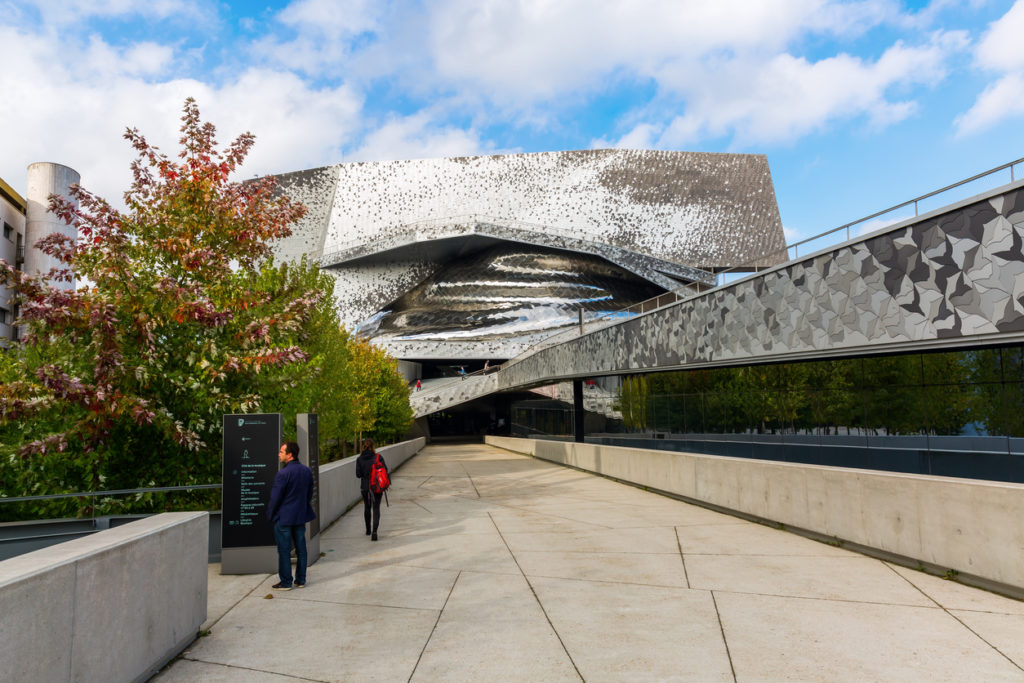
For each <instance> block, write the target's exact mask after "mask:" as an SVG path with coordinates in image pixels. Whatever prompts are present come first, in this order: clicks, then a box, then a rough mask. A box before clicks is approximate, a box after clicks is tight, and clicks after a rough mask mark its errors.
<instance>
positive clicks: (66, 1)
mask: <svg viewBox="0 0 1024 683" xmlns="http://www.w3.org/2000/svg"><path fill="white" fill-rule="evenodd" d="M25 4H26V5H29V6H32V7H35V8H36V9H38V10H39V13H40V14H41V15H42V16H43V20H44V23H46V24H51V25H67V24H73V23H76V22H79V21H82V20H83V19H86V18H88V17H124V16H133V15H135V16H145V17H153V18H156V19H166V18H168V17H174V16H178V17H198V16H203V15H205V14H208V13H209V10H208V9H207V7H205V6H206V5H209V4H210V3H209V2H204V1H203V0H29V2H26V3H25Z"/></svg>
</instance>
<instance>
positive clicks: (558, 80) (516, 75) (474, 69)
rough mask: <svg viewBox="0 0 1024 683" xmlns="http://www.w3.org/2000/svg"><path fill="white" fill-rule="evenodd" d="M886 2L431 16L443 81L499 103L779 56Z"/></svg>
mask: <svg viewBox="0 0 1024 683" xmlns="http://www.w3.org/2000/svg"><path fill="white" fill-rule="evenodd" d="M896 13H897V12H896V5H895V3H893V2H890V1H888V0H867V1H864V2H852V3H839V2H830V1H827V0H773V1H766V2H749V1H748V0H718V1H716V2H706V1H705V0H677V1H674V2H664V1H663V0H617V1H612V0H609V1H606V2H600V3H594V2H590V1H589V0H565V1H562V2H556V3H554V2H543V1H541V0H531V1H523V2H517V3H510V2H504V1H503V0H455V1H453V2H447V3H444V4H442V5H441V6H439V7H437V9H436V10H435V11H434V12H433V14H432V16H431V17H430V27H429V34H430V35H429V40H430V46H429V49H430V57H431V60H432V62H433V63H434V65H435V67H436V69H437V72H438V74H439V75H440V77H442V78H444V79H447V80H449V81H452V82H455V83H462V84H464V85H466V86H471V87H475V88H479V89H481V90H483V91H485V92H487V93H488V94H489V95H490V96H491V97H493V98H495V99H497V100H502V99H511V100H516V99H519V100H521V99H523V98H527V99H531V100H532V99H544V98H549V97H554V96H560V95H562V94H563V93H565V92H566V91H576V90H579V89H585V90H601V89H602V88H603V87H605V85H606V84H607V83H608V81H609V79H615V78H617V77H623V76H625V77H629V78H640V79H643V78H650V77H655V78H657V74H658V73H659V72H661V71H662V69H663V65H664V64H666V63H682V64H687V65H689V66H691V67H694V66H697V65H698V64H699V62H700V61H701V60H702V59H705V58H708V57H714V56H725V57H728V56H729V55H735V54H750V53H758V54H764V53H766V52H767V53H769V54H777V53H778V52H780V51H781V50H783V49H784V48H785V46H786V45H787V44H789V43H790V42H791V41H793V40H794V39H796V38H797V37H799V36H801V35H803V34H805V33H807V32H819V33H831V34H842V35H853V34H857V33H860V32H862V31H864V30H866V29H867V28H870V27H871V26H873V25H876V24H878V23H880V22H881V21H884V20H885V19H886V18H887V17H892V16H894V15H895V14H896Z"/></svg>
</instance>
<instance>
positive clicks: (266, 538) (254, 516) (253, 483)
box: [221, 413, 281, 548]
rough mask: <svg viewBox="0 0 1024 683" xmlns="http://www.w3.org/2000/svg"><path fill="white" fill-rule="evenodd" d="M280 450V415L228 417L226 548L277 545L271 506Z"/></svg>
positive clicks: (223, 516)
mask: <svg viewBox="0 0 1024 683" xmlns="http://www.w3.org/2000/svg"><path fill="white" fill-rule="evenodd" d="M280 448H281V416H280V414H277V413H268V414H256V415H225V416H224V472H223V477H224V479H223V481H224V488H223V491H222V503H221V508H222V510H223V511H222V513H221V545H222V547H224V548H247V547H253V546H265V545H271V546H272V545H274V525H273V524H272V523H271V522H270V520H268V519H267V503H269V502H270V489H271V487H272V486H273V485H274V476H275V475H277V470H278V458H277V453H278V450H280Z"/></svg>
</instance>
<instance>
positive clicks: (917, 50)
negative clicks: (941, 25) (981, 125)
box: [617, 33, 966, 147]
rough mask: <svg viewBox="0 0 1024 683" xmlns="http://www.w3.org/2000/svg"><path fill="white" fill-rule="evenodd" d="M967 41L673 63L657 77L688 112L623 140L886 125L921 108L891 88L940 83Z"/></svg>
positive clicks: (757, 136) (749, 137)
mask: <svg viewBox="0 0 1024 683" xmlns="http://www.w3.org/2000/svg"><path fill="white" fill-rule="evenodd" d="M965 45H966V38H965V36H964V35H963V34H961V33H939V34H935V35H934V36H932V40H931V41H930V42H929V43H928V44H926V45H923V46H918V47H911V46H907V45H904V44H902V43H897V44H896V45H894V46H892V47H890V48H889V49H888V50H886V51H885V52H884V53H883V54H882V55H881V56H880V57H879V58H878V59H877V60H876V61H874V62H871V61H866V60H863V59H860V58H858V57H853V56H851V55H847V54H840V55H836V56H834V57H827V58H825V59H821V60H818V61H816V62H812V61H809V60H808V59H806V58H804V57H794V56H793V55H790V54H788V53H782V54H778V55H776V56H774V57H772V58H770V59H767V60H764V61H760V60H757V59H755V58H753V57H746V56H737V57H734V58H729V59H719V60H705V61H704V62H703V63H701V64H698V65H693V64H691V63H689V62H674V63H670V64H666V65H665V66H664V67H663V69H662V70H661V71H660V73H659V76H658V82H659V83H660V84H661V86H662V89H663V91H664V93H666V95H665V96H666V97H675V98H678V99H679V100H680V101H681V104H680V108H682V109H684V111H685V113H684V114H682V115H680V116H676V117H674V118H672V119H671V120H670V121H668V123H667V124H665V125H664V126H663V128H662V130H661V131H660V134H657V135H655V134H654V133H655V131H654V129H653V128H652V127H651V125H650V123H649V122H643V123H640V124H639V125H637V126H636V127H635V128H633V129H632V130H631V131H630V132H628V133H626V135H625V136H623V138H622V139H620V140H619V141H618V143H617V146H627V147H628V146H633V145H634V144H635V143H636V142H648V144H650V143H651V142H653V144H654V145H656V146H658V147H680V146H685V145H688V144H693V143H695V142H698V141H700V140H702V139H705V138H707V137H722V136H727V135H733V136H734V139H735V140H736V141H737V142H738V143H740V144H749V143H764V142H778V141H783V142H785V141H792V140H795V139H797V138H799V137H801V136H804V135H807V134H809V133H813V132H815V131H817V130H820V129H821V128H823V127H824V126H826V125H828V124H829V123H831V122H833V121H837V120H844V119H852V118H856V117H862V116H863V117H866V118H867V120H868V121H869V123H870V124H871V125H874V126H877V127H883V126H887V125H890V124H892V123H894V122H897V121H901V120H903V119H906V118H907V117H909V116H911V115H912V114H913V113H914V112H915V109H916V103H915V102H914V101H912V100H893V99H890V98H889V97H888V95H887V93H888V91H890V90H891V89H893V88H896V87H898V86H904V85H909V84H924V85H934V84H935V83H937V82H938V81H940V80H941V79H942V78H944V76H945V73H946V67H945V62H946V60H947V59H948V57H949V55H950V54H951V53H953V52H955V51H957V50H960V49H962V48H963V47H964V46H965Z"/></svg>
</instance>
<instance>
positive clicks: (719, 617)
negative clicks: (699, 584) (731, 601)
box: [708, 591, 736, 681]
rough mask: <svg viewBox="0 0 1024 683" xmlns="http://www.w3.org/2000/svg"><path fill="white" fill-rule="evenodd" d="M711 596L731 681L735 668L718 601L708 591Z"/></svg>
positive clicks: (712, 592)
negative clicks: (730, 673) (730, 672)
mask: <svg viewBox="0 0 1024 683" xmlns="http://www.w3.org/2000/svg"><path fill="white" fill-rule="evenodd" d="M708 593H709V594H710V595H711V604H713V605H714V606H715V616H716V617H717V618H718V630H719V632H721V634H722V645H724V646H725V656H726V657H727V658H728V659H729V670H730V671H732V680H733V681H735V680H736V667H735V666H733V663H732V652H730V651H729V641H728V640H727V639H726V637H725V626H724V625H723V624H722V613H721V612H719V611H718V600H716V599H715V591H708Z"/></svg>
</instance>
